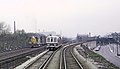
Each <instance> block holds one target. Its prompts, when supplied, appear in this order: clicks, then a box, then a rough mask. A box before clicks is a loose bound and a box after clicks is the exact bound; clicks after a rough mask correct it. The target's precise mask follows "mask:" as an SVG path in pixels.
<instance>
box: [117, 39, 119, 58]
mask: <svg viewBox="0 0 120 69" xmlns="http://www.w3.org/2000/svg"><path fill="white" fill-rule="evenodd" d="M117 56H120V54H119V38H118V40H117Z"/></svg>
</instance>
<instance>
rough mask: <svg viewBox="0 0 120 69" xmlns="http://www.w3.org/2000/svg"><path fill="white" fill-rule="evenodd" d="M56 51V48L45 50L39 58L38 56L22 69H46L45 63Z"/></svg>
mask: <svg viewBox="0 0 120 69" xmlns="http://www.w3.org/2000/svg"><path fill="white" fill-rule="evenodd" d="M57 51H58V50H56V51H48V52H46V53H45V54H43V55H42V56H41V57H40V58H38V59H37V60H36V61H35V62H33V63H32V64H30V65H29V66H27V67H26V68H24V69H46V67H47V65H48V64H49V62H50V61H51V60H52V59H53V56H54V55H55V53H56V52H57Z"/></svg>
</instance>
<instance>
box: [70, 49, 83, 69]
mask: <svg viewBox="0 0 120 69" xmlns="http://www.w3.org/2000/svg"><path fill="white" fill-rule="evenodd" d="M71 48H72V47H71ZM70 53H71V55H72V56H73V58H74V59H75V61H76V62H77V64H78V65H79V67H80V68H81V69H83V67H82V65H81V64H80V62H79V60H78V59H77V58H76V57H75V55H74V54H73V50H72V49H71V51H70Z"/></svg>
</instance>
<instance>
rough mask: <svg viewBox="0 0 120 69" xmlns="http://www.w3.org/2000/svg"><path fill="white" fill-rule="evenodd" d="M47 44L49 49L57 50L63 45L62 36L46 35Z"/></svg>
mask: <svg viewBox="0 0 120 69" xmlns="http://www.w3.org/2000/svg"><path fill="white" fill-rule="evenodd" d="M46 44H47V48H48V49H49V50H56V49H57V48H59V47H60V46H61V37H59V36H56V35H49V36H47V37H46Z"/></svg>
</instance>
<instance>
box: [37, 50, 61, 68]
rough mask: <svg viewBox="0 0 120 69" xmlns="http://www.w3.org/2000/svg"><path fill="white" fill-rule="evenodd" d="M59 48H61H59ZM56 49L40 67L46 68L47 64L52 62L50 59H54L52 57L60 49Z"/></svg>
mask: <svg viewBox="0 0 120 69" xmlns="http://www.w3.org/2000/svg"><path fill="white" fill-rule="evenodd" d="M58 50H59V49H58ZM58 50H56V51H55V52H53V53H52V54H51V55H50V56H49V57H48V58H47V59H46V60H45V61H44V62H43V63H42V65H41V66H40V67H39V69H45V68H46V67H47V65H48V64H49V63H50V61H51V60H52V58H53V57H54V55H55V53H56V52H57V51H58Z"/></svg>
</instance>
